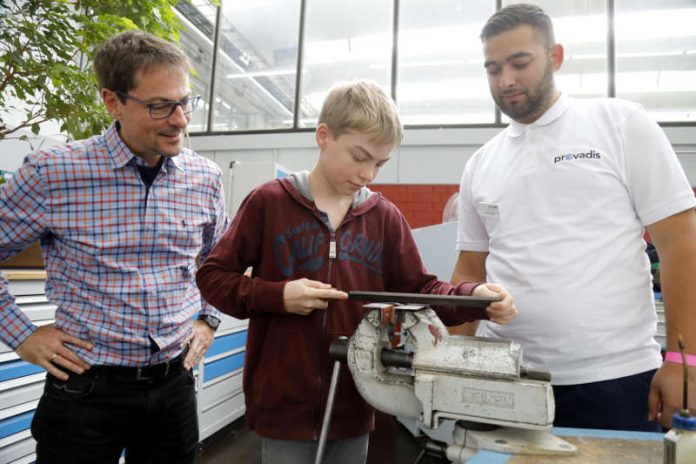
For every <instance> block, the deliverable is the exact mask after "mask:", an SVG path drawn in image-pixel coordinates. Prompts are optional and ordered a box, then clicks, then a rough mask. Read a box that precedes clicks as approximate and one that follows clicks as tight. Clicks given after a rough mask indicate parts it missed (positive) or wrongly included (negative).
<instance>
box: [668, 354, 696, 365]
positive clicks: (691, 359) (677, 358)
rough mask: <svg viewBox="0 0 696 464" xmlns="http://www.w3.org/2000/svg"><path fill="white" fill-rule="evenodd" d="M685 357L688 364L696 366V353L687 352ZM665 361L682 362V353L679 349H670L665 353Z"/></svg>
mask: <svg viewBox="0 0 696 464" xmlns="http://www.w3.org/2000/svg"><path fill="white" fill-rule="evenodd" d="M685 357H686V365H687V366H692V367H696V355H693V354H687V355H685ZM665 362H671V363H675V364H682V355H681V353H679V352H678V351H668V352H666V353H665Z"/></svg>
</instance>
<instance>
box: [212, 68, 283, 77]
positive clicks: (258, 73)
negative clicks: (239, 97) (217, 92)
mask: <svg viewBox="0 0 696 464" xmlns="http://www.w3.org/2000/svg"><path fill="white" fill-rule="evenodd" d="M292 74H295V70H294V69H276V70H272V69H268V70H264V71H253V72H240V73H230V74H226V75H225V78H226V79H246V78H250V77H271V76H288V75H292Z"/></svg>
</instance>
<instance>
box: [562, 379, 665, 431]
mask: <svg viewBox="0 0 696 464" xmlns="http://www.w3.org/2000/svg"><path fill="white" fill-rule="evenodd" d="M655 372H656V371H655V370H651V371H647V372H642V373H640V374H636V375H631V376H628V377H621V378H618V379H612V380H604V381H601V382H593V383H585V384H579V385H555V386H554V387H553V395H554V398H555V400H556V418H555V419H554V421H553V425H554V426H556V427H574V428H583V429H604V430H633V431H641V432H661V431H662V428H661V427H660V424H659V423H658V422H657V421H648V393H649V392H650V382H651V381H652V378H653V376H654V375H655Z"/></svg>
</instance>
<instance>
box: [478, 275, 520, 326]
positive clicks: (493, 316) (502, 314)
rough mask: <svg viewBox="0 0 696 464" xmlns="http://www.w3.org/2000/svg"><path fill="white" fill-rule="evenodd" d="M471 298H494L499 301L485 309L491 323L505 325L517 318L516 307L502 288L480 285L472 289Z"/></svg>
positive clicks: (495, 285) (494, 285) (492, 285)
mask: <svg viewBox="0 0 696 464" xmlns="http://www.w3.org/2000/svg"><path fill="white" fill-rule="evenodd" d="M472 295H473V296H495V297H498V298H500V301H496V302H495V303H491V304H489V305H488V307H487V308H486V312H487V313H488V317H489V318H490V320H491V321H493V322H497V323H498V324H507V323H508V322H510V321H511V320H513V319H514V318H515V317H517V313H518V311H517V306H515V302H514V301H512V297H511V296H510V294H509V293H508V292H507V290H505V289H504V288H503V287H502V286H500V285H497V284H481V285H479V286H478V287H476V288H475V289H474V292H473V293H472Z"/></svg>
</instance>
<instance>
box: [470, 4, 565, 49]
mask: <svg viewBox="0 0 696 464" xmlns="http://www.w3.org/2000/svg"><path fill="white" fill-rule="evenodd" d="M525 24H526V25H529V26H532V27H533V28H534V29H535V30H536V31H537V32H539V33H541V35H542V37H543V38H544V42H545V45H546V47H547V48H551V46H553V45H554V44H555V43H556V39H555V37H554V34H553V23H552V22H551V18H550V17H549V15H547V14H546V12H545V11H544V10H542V9H541V8H540V7H538V6H536V5H530V4H528V3H515V4H513V5H508V6H506V7H505V8H501V9H500V10H498V11H496V12H495V13H493V16H491V17H490V18H488V21H486V24H485V26H483V29H482V30H481V40H482V41H485V40H486V39H488V38H490V37H493V36H496V35H498V34H501V33H503V32H506V31H509V30H511V29H515V28H516V27H519V26H523V25H525Z"/></svg>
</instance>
